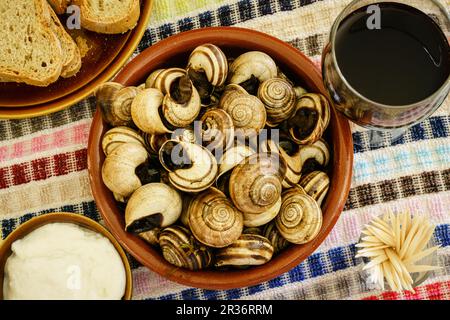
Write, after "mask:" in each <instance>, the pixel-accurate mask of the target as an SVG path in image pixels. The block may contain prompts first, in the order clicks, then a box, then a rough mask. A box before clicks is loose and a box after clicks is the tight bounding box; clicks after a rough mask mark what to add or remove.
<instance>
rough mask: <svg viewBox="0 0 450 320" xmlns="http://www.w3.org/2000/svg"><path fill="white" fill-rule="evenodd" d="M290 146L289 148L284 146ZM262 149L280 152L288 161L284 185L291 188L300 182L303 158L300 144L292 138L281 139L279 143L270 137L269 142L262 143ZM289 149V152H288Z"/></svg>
mask: <svg viewBox="0 0 450 320" xmlns="http://www.w3.org/2000/svg"><path fill="white" fill-rule="evenodd" d="M287 146H289V148H288V149H289V150H286V149H284V147H287ZM261 147H262V148H261V149H262V150H263V151H265V152H274V153H278V154H279V155H280V157H281V158H282V159H283V160H284V161H285V162H286V175H285V177H284V180H283V187H284V188H290V187H292V186H294V185H296V184H298V183H299V181H300V178H301V174H302V164H303V163H302V158H301V153H300V148H299V146H298V145H297V144H296V143H294V142H292V141H290V140H284V141H282V140H280V143H279V144H276V143H275V141H273V140H271V139H269V140H267V143H263V144H261ZM288 151H289V152H288Z"/></svg>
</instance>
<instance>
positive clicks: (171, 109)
mask: <svg viewBox="0 0 450 320" xmlns="http://www.w3.org/2000/svg"><path fill="white" fill-rule="evenodd" d="M188 85H190V87H191V88H190V89H189V90H191V96H190V98H189V100H188V101H187V102H186V103H182V102H179V101H177V100H176V99H175V98H173V96H172V95H171V93H170V92H168V93H167V94H166V96H165V97H164V99H163V102H162V114H163V116H164V118H165V119H166V120H167V122H169V123H170V124H171V125H172V126H174V127H176V128H184V127H187V126H189V125H190V124H191V123H192V122H194V120H195V119H196V118H197V116H198V115H199V113H200V110H201V107H202V106H201V101H200V96H199V95H198V91H197V89H195V87H194V86H193V85H192V82H191V81H190V80H189V84H188ZM185 89H187V88H185ZM183 90H184V89H183ZM183 98H184V97H183Z"/></svg>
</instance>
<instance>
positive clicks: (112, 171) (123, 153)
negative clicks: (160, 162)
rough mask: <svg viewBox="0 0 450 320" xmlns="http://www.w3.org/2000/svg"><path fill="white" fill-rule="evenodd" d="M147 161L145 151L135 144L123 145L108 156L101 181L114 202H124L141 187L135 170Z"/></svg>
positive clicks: (142, 147) (104, 163)
mask: <svg viewBox="0 0 450 320" xmlns="http://www.w3.org/2000/svg"><path fill="white" fill-rule="evenodd" d="M147 159H148V154H147V150H146V149H145V148H144V146H142V145H139V144H136V143H123V144H121V145H120V146H118V147H117V148H115V149H114V150H113V151H112V152H111V153H109V154H108V156H107V157H106V159H105V161H104V162H103V166H102V179H103V183H104V184H105V185H106V187H108V189H109V190H111V191H112V192H113V193H114V194H115V197H116V200H118V201H121V202H125V201H126V199H127V198H128V197H129V196H130V195H131V194H132V193H133V192H134V191H135V190H136V189H138V188H139V187H140V186H141V185H142V183H141V181H140V179H139V177H138V176H137V175H136V168H137V167H138V166H139V165H140V164H142V163H144V162H145V161H146V160H147Z"/></svg>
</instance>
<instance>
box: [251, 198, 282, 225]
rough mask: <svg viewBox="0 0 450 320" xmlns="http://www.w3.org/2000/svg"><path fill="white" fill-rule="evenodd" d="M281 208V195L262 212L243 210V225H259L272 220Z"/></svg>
mask: <svg viewBox="0 0 450 320" xmlns="http://www.w3.org/2000/svg"><path fill="white" fill-rule="evenodd" d="M280 208H281V196H280V197H279V199H278V200H277V202H276V203H275V204H274V205H273V206H272V207H270V208H268V209H267V210H266V211H264V212H263V213H257V214H254V213H248V212H244V226H246V227H260V226H263V225H265V224H266V223H268V222H270V221H272V220H273V219H274V218H275V217H276V216H277V214H278V212H279V211H280Z"/></svg>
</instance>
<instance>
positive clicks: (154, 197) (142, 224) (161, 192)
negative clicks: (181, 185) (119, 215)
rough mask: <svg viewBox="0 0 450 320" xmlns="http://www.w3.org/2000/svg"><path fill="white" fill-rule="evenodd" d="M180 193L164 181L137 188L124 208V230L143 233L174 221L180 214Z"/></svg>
mask: <svg viewBox="0 0 450 320" xmlns="http://www.w3.org/2000/svg"><path fill="white" fill-rule="evenodd" d="M181 209H182V199H181V195H180V194H179V193H178V191H177V190H175V189H174V188H172V187H170V186H168V185H166V184H164V183H149V184H146V185H144V186H142V187H140V188H139V189H137V190H136V191H135V192H134V193H133V194H132V196H131V197H130V199H129V200H128V203H127V207H126V209H125V230H127V231H128V232H133V233H137V234H140V233H143V232H146V231H150V230H152V229H155V228H164V227H166V226H170V225H171V224H173V223H175V221H177V220H178V218H179V217H180V215H181Z"/></svg>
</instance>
